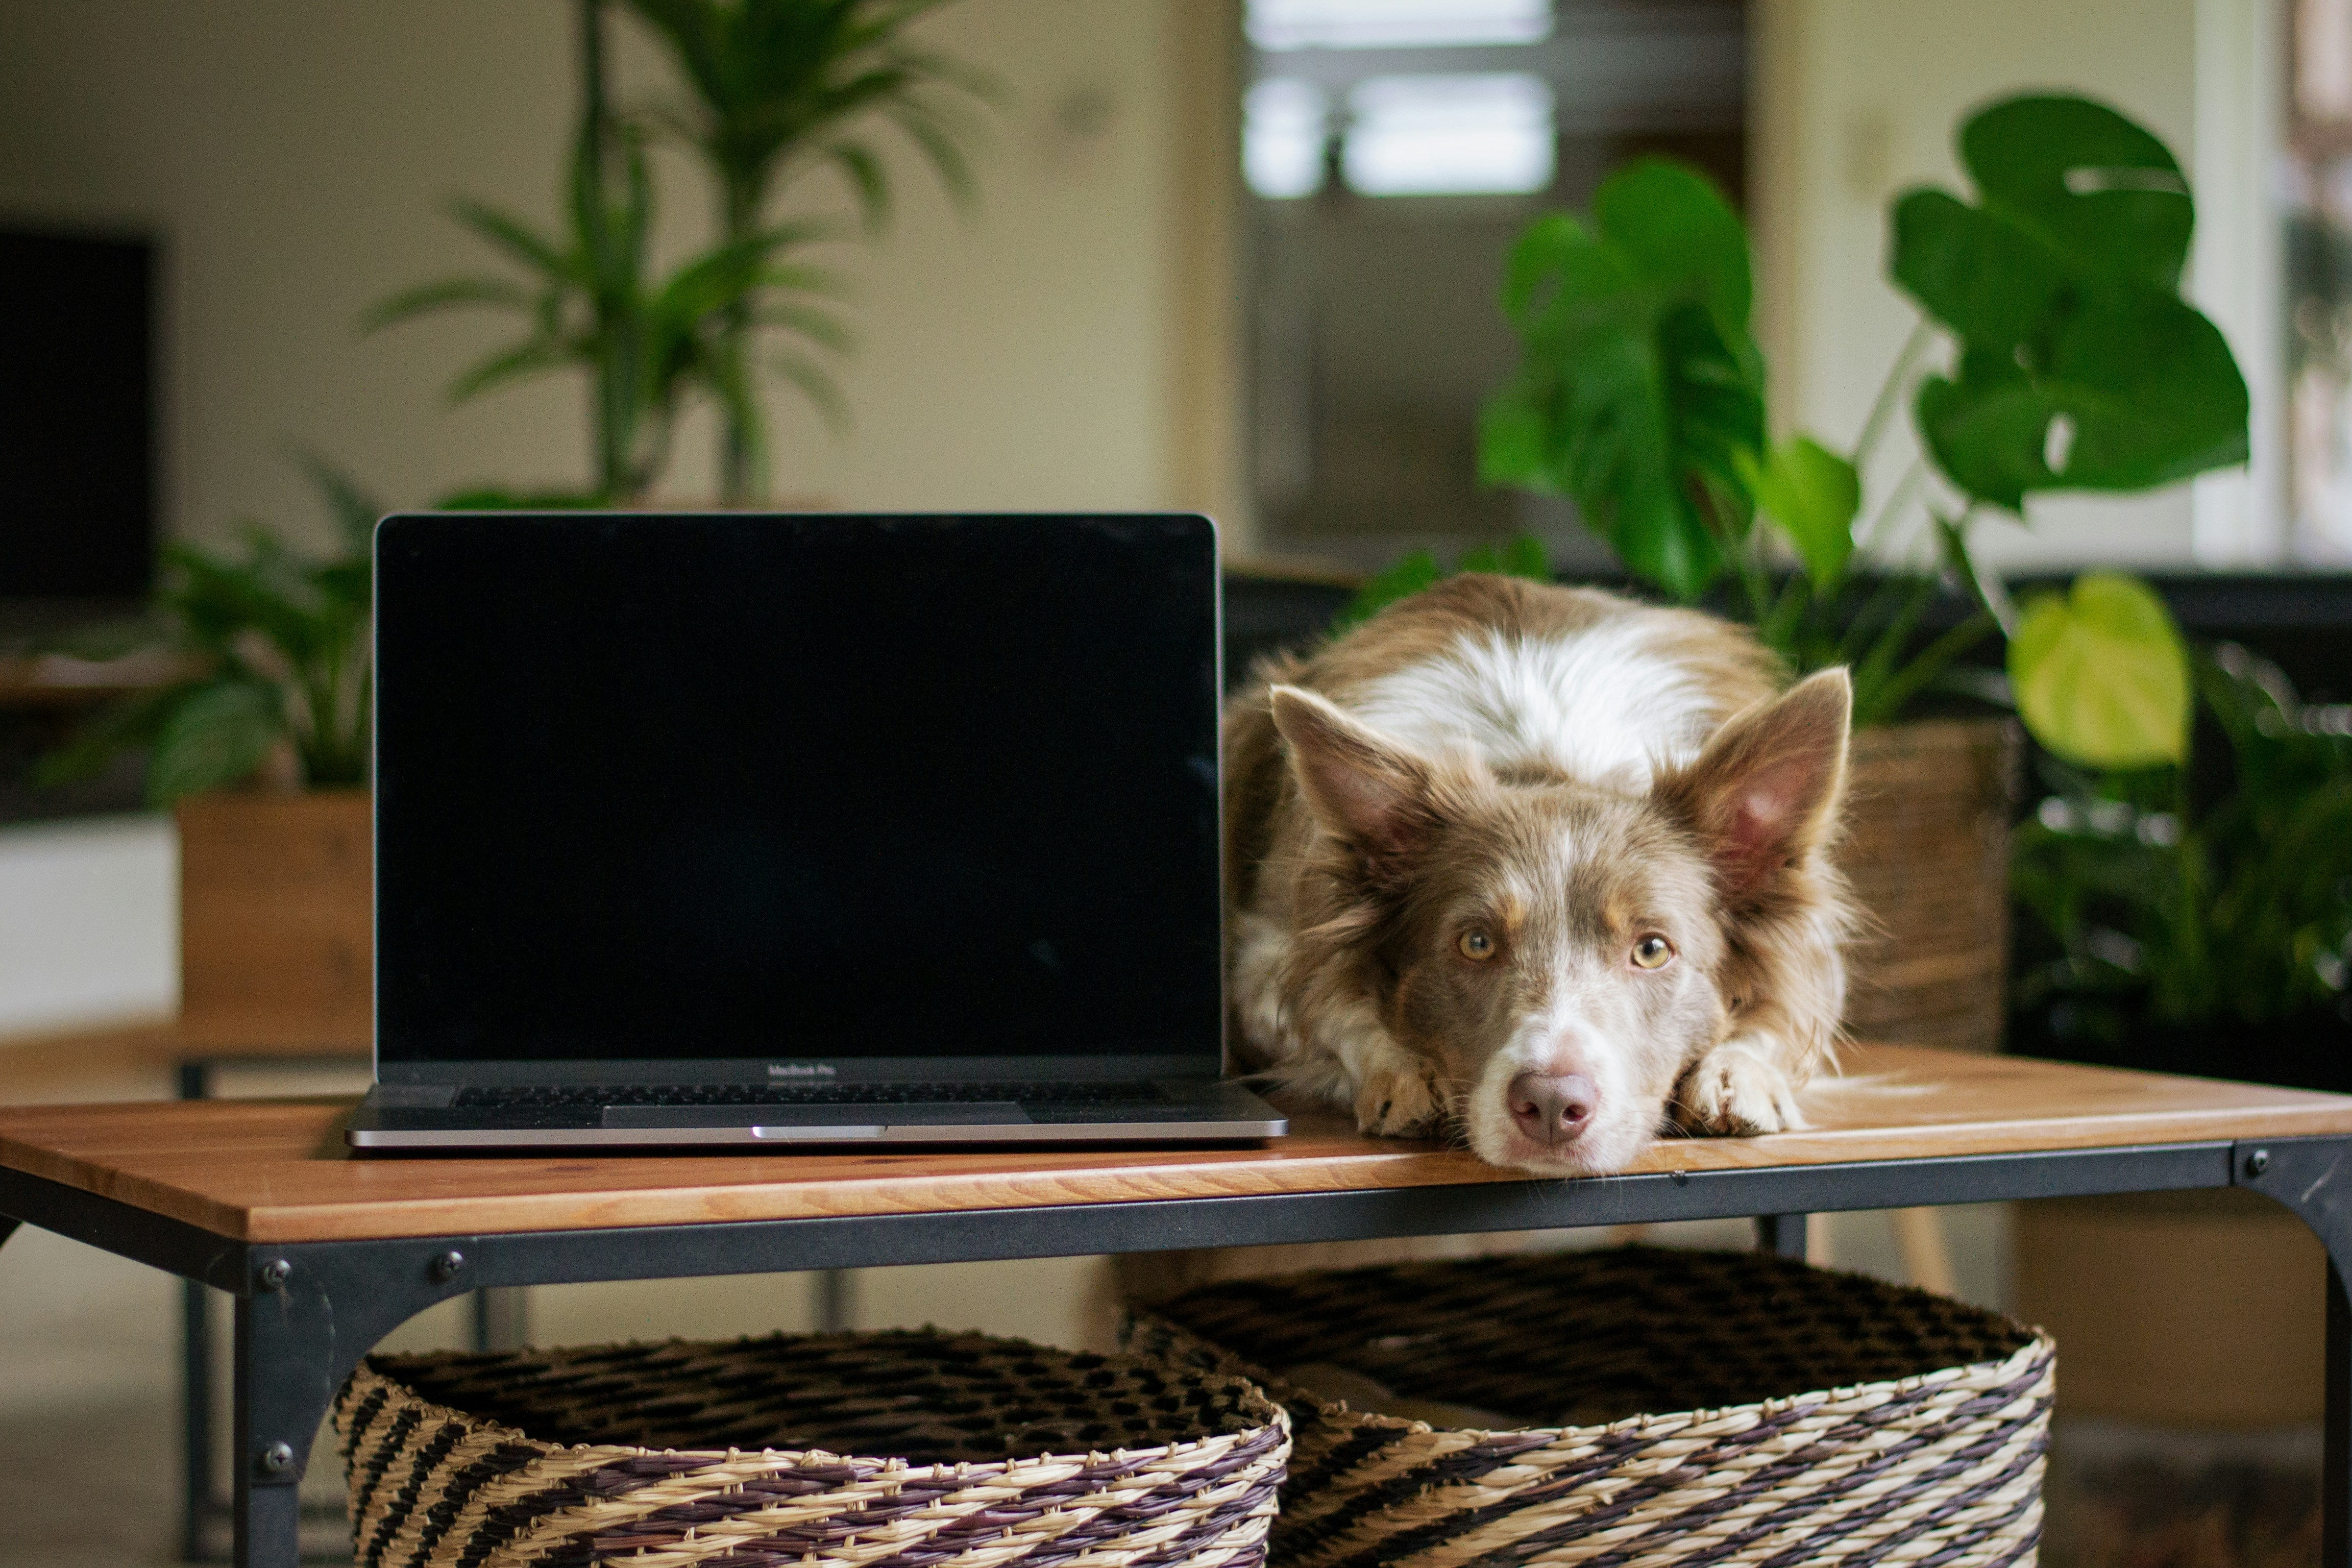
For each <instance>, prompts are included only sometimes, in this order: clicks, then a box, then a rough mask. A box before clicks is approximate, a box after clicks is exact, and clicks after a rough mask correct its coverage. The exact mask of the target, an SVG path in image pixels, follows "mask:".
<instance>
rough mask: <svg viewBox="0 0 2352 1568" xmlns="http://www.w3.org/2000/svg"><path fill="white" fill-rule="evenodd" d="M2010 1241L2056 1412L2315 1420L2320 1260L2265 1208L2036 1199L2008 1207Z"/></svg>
mask: <svg viewBox="0 0 2352 1568" xmlns="http://www.w3.org/2000/svg"><path fill="white" fill-rule="evenodd" d="M2016 1241H2017V1311H2018V1316H2020V1317H2021V1318H2023V1319H2025V1320H2026V1321H2028V1322H2033V1323H2039V1324H2041V1325H2042V1327H2043V1328H2044V1329H2047V1330H2048V1331H2050V1333H2051V1335H2052V1336H2053V1338H2055V1339H2056V1340H2057V1342H2058V1344H2059V1348H2060V1351H2061V1352H2062V1353H2063V1355H2064V1357H2065V1362H2066V1375H2065V1376H2064V1377H2063V1378H2061V1379H2060V1380H2059V1383H2058V1414H2059V1415H2062V1416H2074V1417H2089V1418H2095V1419H2104V1420H2109V1421H2122V1422H2130V1423H2134V1424H2137V1425H2142V1426H2168V1427H2174V1428H2188V1429H2193V1430H2208V1431H2210V1430H2217V1429H2219V1430H2231V1429H2234V1430H2241V1431H2242V1430H2249V1429H2254V1430H2259V1429H2263V1428H2270V1427H2278V1426H2294V1425H2298V1424H2305V1423H2309V1424H2316V1423H2317V1422H2318V1420H2319V1418H2320V1415H2321V1414H2322V1410H2323V1407H2324V1405H2325V1404H2326V1387H2327V1379H2326V1366H2325V1364H2324V1363H2325V1357H2324V1356H2323V1354H2322V1348H2321V1347H2322V1346H2323V1345H2324V1344H2325V1342H2326V1334H2325V1332H2324V1330H2325V1328H2326V1315H2327V1313H2326V1300H2327V1292H2326V1278H2327V1254H2326V1251H2325V1250H2324V1249H2323V1248H2322V1247H2321V1246H2320V1244H2319V1238H2318V1237H2315V1236H2314V1235H2312V1233H2311V1231H2310V1230H2309V1229H2308V1228H2307V1227H2305V1225H2304V1223H2303V1222H2302V1221H2301V1220H2299V1219H2297V1218H2296V1217H2295V1216H2294V1215H2293V1214H2291V1213H2289V1212H2288V1211H2287V1210H2286V1209H2284V1208H2282V1207H2280V1206H2279V1205H2277V1204H2274V1203H2273V1202H2271V1200H2270V1199H2268V1198H2266V1197H2263V1196H2261V1195H2260V1194H2254V1193H2247V1192H2234V1191H2229V1190H2223V1191H2219V1192H2188V1193H2145V1194H2135V1195H2130V1196H2120V1197H2097V1198H2045V1199H2043V1200H2042V1201H2041V1202H2038V1203H2029V1204H2020V1205H2017V1230H2016ZM2159 1368H2160V1369H2161V1370H2160V1371H2157V1370H2153V1369H2159Z"/></svg>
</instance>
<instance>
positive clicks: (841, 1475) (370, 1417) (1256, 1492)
mask: <svg viewBox="0 0 2352 1568" xmlns="http://www.w3.org/2000/svg"><path fill="white" fill-rule="evenodd" d="M334 1422H335V1431H336V1433H337V1435H338V1436H339V1437H340V1439H341V1448H342V1451H343V1456H344V1463H345V1474H346V1476H347V1478H348V1479H349V1482H350V1488H351V1513H352V1537H353V1552H354V1555H355V1556H356V1558H357V1561H358V1562H359V1563H361V1564H363V1565H366V1568H376V1565H378V1564H383V1565H387V1568H389V1565H393V1564H398V1565H400V1568H424V1565H427V1564H431V1565H434V1568H454V1565H457V1564H464V1565H465V1568H521V1565H522V1564H526V1563H528V1564H534V1565H543V1568H584V1565H586V1564H591V1563H607V1562H614V1561H625V1562H627V1563H630V1564H631V1568H678V1565H683V1564H688V1563H693V1564H697V1565H698V1568H776V1565H779V1564H787V1563H789V1564H793V1565H794V1568H934V1565H947V1568H1000V1565H1013V1568H1051V1565H1054V1564H1059V1563H1076V1564H1084V1565H1095V1564H1099V1565H1100V1568H1255V1565H1257V1564H1259V1563H1263V1562H1264V1561H1265V1540H1266V1528H1267V1524H1268V1522H1269V1521H1271V1519H1272V1518H1273V1515H1274V1510H1275V1489H1276V1486H1277V1484H1278V1483H1279V1482H1280V1480H1281V1479H1282V1474H1283V1462H1284V1459H1285V1458H1286V1456H1287V1455H1288V1453H1289V1450H1290V1434H1289V1426H1288V1423H1287V1421H1286V1418H1285V1416H1284V1414H1283V1412H1282V1410H1281V1408H1280V1407H1279V1406H1277V1405H1275V1404H1273V1403H1272V1402H1271V1401H1269V1400H1268V1399H1267V1398H1266V1397H1265V1394H1262V1393H1260V1392H1259V1391H1258V1390H1257V1389H1256V1388H1255V1387H1253V1386H1251V1385H1250V1384H1248V1383H1246V1382H1244V1381H1243V1380H1242V1379H1240V1378H1238V1377H1235V1376H1233V1375H1230V1374H1227V1373H1214V1372H1211V1373H1199V1372H1191V1371H1177V1370H1175V1369H1171V1368H1169V1367H1167V1366H1165V1365H1164V1364H1160V1363H1150V1362H1145V1361H1139V1360H1137V1359H1135V1358H1132V1357H1128V1356H1099V1355H1076V1354H1071V1353H1068V1352H1062V1351H1055V1350H1046V1349H1044V1348H1041V1347H1039V1346H1036V1345H1030V1344H1024V1343H1021V1342H1017V1341H1009V1340H999V1339H991V1338H987V1337H985V1336H982V1335H978V1334H963V1335H952V1336H951V1335H944V1334H938V1333H889V1334H833V1335H824V1336H814V1337H785V1336H778V1337H775V1338H772V1339H763V1340H742V1341H738V1342H732V1343H723V1344H692V1343H686V1342H676V1341H674V1342H670V1343H667V1344H640V1345H616V1346H609V1347H604V1348H599V1349H593V1350H571V1351H560V1350H559V1351H525V1352H514V1353H509V1354H490V1355H431V1356H406V1357H374V1358H372V1359H370V1360H369V1361H368V1362H367V1363H364V1364H363V1365H362V1367H361V1368H360V1370H359V1371H358V1372H357V1373H354V1374H353V1375H352V1380H351V1382H350V1383H349V1384H346V1385H345V1386H344V1388H343V1391H342V1393H341V1395H340V1396H339V1397H338V1398H337V1400H336V1402H335V1410H334ZM865 1455H875V1456H883V1457H880V1458H861V1457H857V1456H865ZM1023 1455H1027V1456H1035V1457H1034V1458H1016V1457H1013V1456H1023Z"/></svg>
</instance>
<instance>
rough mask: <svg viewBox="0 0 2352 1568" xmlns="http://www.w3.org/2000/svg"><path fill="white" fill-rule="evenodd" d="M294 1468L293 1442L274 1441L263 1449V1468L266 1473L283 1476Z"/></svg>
mask: <svg viewBox="0 0 2352 1568" xmlns="http://www.w3.org/2000/svg"><path fill="white" fill-rule="evenodd" d="M261 1468H262V1472H263V1473H264V1474H265V1475H272V1476H282V1475H284V1474H285V1473H286V1472H287V1471H289V1470H290V1469H292V1468H294V1445H293V1444H291V1443H272V1444H270V1445H269V1447H266V1448H264V1449H262V1450H261Z"/></svg>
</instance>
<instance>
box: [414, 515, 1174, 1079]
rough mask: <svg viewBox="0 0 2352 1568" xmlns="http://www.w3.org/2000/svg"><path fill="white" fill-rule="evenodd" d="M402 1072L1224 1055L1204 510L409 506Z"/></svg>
mask: <svg viewBox="0 0 2352 1568" xmlns="http://www.w3.org/2000/svg"><path fill="white" fill-rule="evenodd" d="M376 574H377V595H378V598H377V624H376V636H377V649H378V652H377V678H378V704H379V706H378V715H377V752H376V767H377V795H376V811H377V826H376V830H377V847H376V866H377V880H378V926H377V994H378V1053H379V1057H380V1059H381V1060H382V1061H383V1062H385V1063H425V1062H473V1061H515V1060H555V1059H572V1060H592V1061H619V1060H630V1061H639V1060H645V1059H648V1058H650V1059H655V1060H667V1059H693V1058H764V1059H766V1060H768V1061H770V1062H779V1061H830V1062H849V1061H856V1060H859V1059H861V1058H865V1059H871V1058H921V1057H933V1058H966V1057H973V1056H981V1055H990V1056H1019V1057H1052V1058H1073V1057H1106V1056H1112V1055H1121V1054H1140V1055H1153V1056H1175V1055H1183V1056H1191V1057H1193V1058H1199V1059H1202V1060H1204V1061H1207V1062H1211V1063H1213V1061H1214V1059H1215V1058H1216V1054H1217V1050H1218V1040H1219V1011H1220V1003H1219V990H1218V966H1219V956H1218V952H1219V938H1218V908H1217V789H1216V780H1217V770H1216V756H1215V752H1216V717H1217V715H1216V710H1217V700H1218V670H1217V640H1216V633H1217V628H1216V612H1215V594H1216V561H1215V547H1214V542H1213V534H1212V531H1211V528H1210V525H1209V524H1208V523H1207V522H1206V521H1204V520H1202V519H1200V518H1192V517H1178V516H1168V517H1158V516H1153V517H992V518H972V517H959V518H923V517H907V518H870V517H824V516H809V517H782V518H780V517H749V516H730V517H680V516H620V517H614V516H603V515H587V514H583V515H573V516H562V515H544V516H541V515H532V516H468V515H465V514H442V515H432V516H415V517H396V518H392V519H388V520H386V521H385V522H384V523H383V526H382V529H381V530H380V531H379V533H378V535H377V547H376Z"/></svg>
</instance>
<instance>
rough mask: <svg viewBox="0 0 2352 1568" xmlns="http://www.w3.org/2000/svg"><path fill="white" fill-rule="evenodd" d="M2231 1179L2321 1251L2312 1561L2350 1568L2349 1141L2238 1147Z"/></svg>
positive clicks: (2351, 1264) (2351, 1343)
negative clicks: (2290, 1219)
mask: <svg viewBox="0 0 2352 1568" xmlns="http://www.w3.org/2000/svg"><path fill="white" fill-rule="evenodd" d="M2232 1179H2233V1180H2235V1181H2236V1183H2237V1184H2238V1185H2240V1186H2242V1187H2249V1188H2252V1190H2253V1191H2255V1192H2259V1193H2263V1194H2266V1195H2268V1196H2269V1197H2271V1198H2273V1199H2274V1200H2276V1201H2277V1202H2278V1203H2280V1204H2283V1205H2285V1206H2286V1207H2288V1208H2290V1209H2293V1210H2294V1213H2295V1215H2296V1216H2297V1217H2298V1218H2300V1219H2301V1220H2302V1221H2303V1223H2304V1224H2305V1225H2307V1226H2310V1227H2311V1229H2312V1233H2313V1234H2314V1235H2315V1236H2317V1237H2319V1240H2320V1244H2321V1245H2322V1246H2324V1247H2326V1249H2327V1371H2326V1377H2327V1394H2326V1415H2325V1417H2324V1425H2323V1426H2322V1429H2321V1431H2322V1441H2321V1447H2320V1469H2319V1561H2320V1563H2322V1564H2323V1565H2324V1568H2352V1294H2347V1286H2352V1139H2340V1138H2287V1139H2279V1140H2275V1141H2272V1142H2259V1143H2258V1142H2242V1143H2240V1144H2238V1145H2237V1151H2236V1156H2235V1160H2234V1163H2233V1169H2232Z"/></svg>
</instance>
